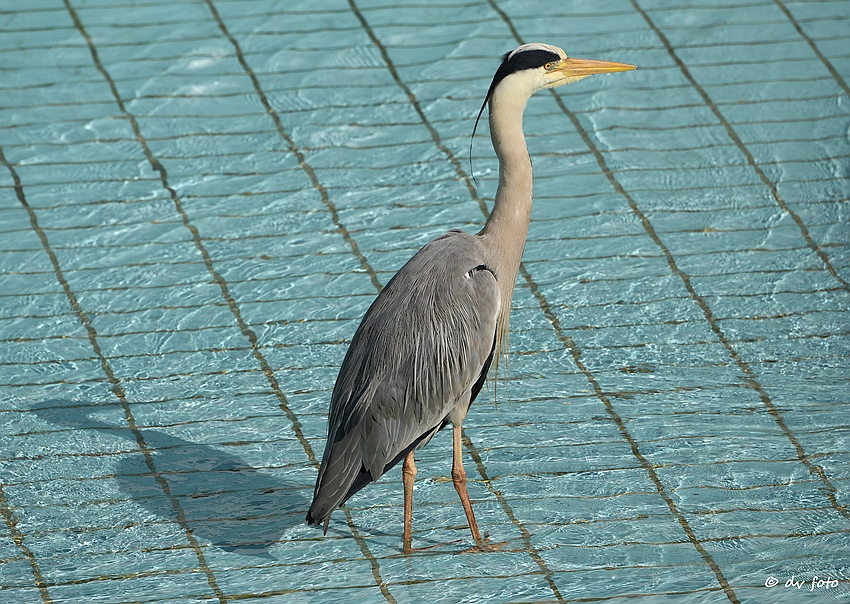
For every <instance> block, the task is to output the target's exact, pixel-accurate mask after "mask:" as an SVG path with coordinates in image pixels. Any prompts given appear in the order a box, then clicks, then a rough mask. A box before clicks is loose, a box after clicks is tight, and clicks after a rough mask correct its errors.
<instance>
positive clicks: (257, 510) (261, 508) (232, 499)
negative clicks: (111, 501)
mask: <svg viewBox="0 0 850 604" xmlns="http://www.w3.org/2000/svg"><path fill="white" fill-rule="evenodd" d="M98 408H99V409H102V408H103V407H98ZM32 412H33V413H35V414H36V415H37V416H38V417H39V418H40V419H42V420H44V421H46V422H49V423H51V424H53V425H55V426H57V427H59V428H60V429H66V430H68V429H71V430H74V431H76V430H85V431H94V432H97V433H102V434H104V435H105V434H109V435H110V436H112V437H115V436H119V437H121V438H126V439H127V441H128V445H130V446H132V447H134V448H136V447H138V446H139V443H138V440H137V437H136V434H134V433H133V432H132V431H130V430H128V429H127V426H126V424H125V425H124V426H119V425H112V424H109V423H107V422H104V421H101V420H99V419H97V418H94V417H92V415H91V413H90V412H88V411H86V409H85V407H83V406H80V405H79V403H74V405H73V406H63V403H62V401H55V400H54V401H45V402H44V403H43V404H42V405H40V406H39V407H38V408H34V409H32ZM137 434H138V435H140V436H141V437H142V438H143V439H144V442H145V444H146V446H147V448H148V449H149V451H150V460H151V461H152V463H153V467H154V468H155V470H156V473H154V472H152V471H151V467H150V466H148V465H147V462H146V459H145V457H143V456H142V454H141V453H138V454H126V455H119V456H118V462H117V464H116V466H115V468H114V470H113V471H112V474H113V477H114V480H115V481H116V482H117V485H118V489H119V491H120V492H121V494H122V495H124V496H126V497H127V498H129V499H132V500H133V501H134V502H135V503H137V504H138V505H140V506H142V507H143V508H145V509H146V510H147V511H148V512H150V513H151V514H153V515H155V516H159V517H166V518H169V519H170V520H172V521H177V522H180V521H181V519H180V518H179V517H178V516H179V515H180V514H181V513H182V515H183V519H182V521H183V522H184V523H185V526H188V527H189V528H191V531H192V533H193V534H194V535H195V537H196V538H197V539H198V541H200V542H201V543H209V544H212V545H214V546H216V547H218V548H221V549H222V550H225V551H228V552H233V553H237V554H241V555H248V556H261V557H271V556H270V554H269V548H271V547H272V546H273V545H275V544H276V543H278V541H280V539H281V537H282V536H283V535H284V534H285V533H286V532H287V531H288V530H290V529H293V528H295V527H297V526H300V525H303V524H304V514H305V511H306V509H307V506H308V504H309V500H308V498H307V493H306V492H305V489H304V488H303V486H304V485H303V484H300V483H293V482H290V481H287V480H285V479H281V478H280V477H278V476H274V475H272V474H269V473H265V472H261V471H258V470H256V469H254V468H252V467H250V465H249V464H248V463H246V462H245V461H244V460H242V459H241V458H240V457H238V456H236V455H233V454H231V453H228V452H227V451H224V450H222V448H220V447H219V448H216V447H211V446H208V445H204V444H199V443H195V442H190V441H186V440H183V439H181V438H177V437H175V436H172V435H170V434H167V433H165V432H163V431H162V430H155V429H148V428H143V429H139V430H138V431H137ZM163 479H164V480H163ZM166 489H167V490H168V493H166ZM175 504H176V505H175ZM185 526H184V528H185Z"/></svg>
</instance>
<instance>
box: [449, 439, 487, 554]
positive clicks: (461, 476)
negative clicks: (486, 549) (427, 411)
mask: <svg viewBox="0 0 850 604" xmlns="http://www.w3.org/2000/svg"><path fill="white" fill-rule="evenodd" d="M452 431H453V437H454V455H453V461H452V481H453V482H454V484H455V490H456V491H457V494H458V496H459V497H460V502H461V504H463V511H464V512H466V521H467V522H468V523H469V530H470V531H471V532H472V538H473V539H474V540H475V545H480V544H481V543H482V541H481V533H479V532H478V523H476V522H475V515H474V514H473V513H472V503H471V502H470V501H469V494H468V493H467V492H466V471H465V470H464V469H463V458H462V456H461V446H460V444H461V434H462V433H461V427H460V426H459V425H456V426H453V427H452Z"/></svg>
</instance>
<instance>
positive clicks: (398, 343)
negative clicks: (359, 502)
mask: <svg viewBox="0 0 850 604" xmlns="http://www.w3.org/2000/svg"><path fill="white" fill-rule="evenodd" d="M498 314H499V291H498V285H497V283H496V278H495V276H494V275H493V273H492V272H490V271H489V270H487V268H486V262H485V259H484V257H483V252H482V248H481V245H480V243H479V241H478V239H477V238H476V237H475V236H474V235H469V234H467V233H463V232H461V231H451V232H449V233H447V234H446V235H444V236H442V237H440V238H438V239H435V240H434V241H432V242H430V243H429V244H428V245H426V246H425V247H424V248H422V249H421V250H420V251H419V252H418V253H417V254H416V255H415V256H414V257H413V258H411V259H410V261H408V263H407V264H405V265H404V266H403V267H402V268H401V270H399V272H398V273H397V274H396V275H395V276H394V277H393V279H392V280H391V281H390V282H389V283H388V284H387V286H386V287H385V288H384V289H383V291H382V292H381V293H380V294H379V295H378V297H377V298H376V299H375V301H374V302H373V304H372V306H371V307H370V308H369V310H368V311H367V313H366V315H365V316H364V317H363V321H362V322H361V323H360V326H359V327H358V329H357V331H356V333H355V334H354V337H353V339H352V342H351V345H350V346H349V349H348V353H347V354H346V356H345V360H344V361H343V363H342V367H341V369H340V372H339V376H338V377H337V381H336V386H335V387H334V391H333V395H332V397H331V406H330V413H329V418H328V441H327V445H326V448H325V452H324V455H323V458H322V466H321V468H320V470H319V477H318V480H317V482H316V490H315V493H314V498H313V505H312V506H311V508H310V513H309V514H308V520H309V521H313V522H317V523H320V522H323V521H324V520H326V519H327V517H329V515H330V514H331V512H333V510H334V509H336V507H338V506H339V505H341V504H342V503H344V501H345V500H346V499H348V497H350V496H351V495H352V494H353V493H354V492H355V491H356V490H359V488H362V486H365V484H368V482H369V481H374V480H377V479H378V478H380V476H381V475H382V474H383V473H384V472H386V471H387V470H389V468H390V467H392V466H393V465H394V464H395V463H397V462H398V461H399V459H400V458H401V456H402V455H401V454H402V453H405V452H406V451H407V450H412V449H411V447H415V446H419V445H420V443H423V442H427V440H428V439H430V437H431V436H432V435H433V434H434V433H436V431H438V430H439V429H440V428H442V427H443V426H444V425H445V423H446V421H447V416H448V414H449V413H450V412H451V411H452V410H453V409H454V408H455V407H456V406H458V405H459V404H469V401H470V400H471V391H472V389H473V387H476V392H475V394H477V390H480V387H481V383H483V378H484V375H482V374H486V370H487V368H489V364H490V358H491V354H492V351H493V345H494V341H495V333H496V321H497V316H498ZM473 398H474V397H473ZM364 472H365V473H367V474H368V477H364V476H363V473H364ZM367 478H368V480H367ZM352 485H354V486H356V487H357V488H356V489H354V490H352Z"/></svg>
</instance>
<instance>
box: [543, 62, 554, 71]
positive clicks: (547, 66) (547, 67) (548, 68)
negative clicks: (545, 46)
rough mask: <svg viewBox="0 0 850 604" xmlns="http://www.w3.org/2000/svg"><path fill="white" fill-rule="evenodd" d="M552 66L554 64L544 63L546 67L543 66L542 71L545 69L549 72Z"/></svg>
mask: <svg viewBox="0 0 850 604" xmlns="http://www.w3.org/2000/svg"><path fill="white" fill-rule="evenodd" d="M554 66H555V64H554V63H546V65H544V66H543V69H545V70H546V71H549V70H550V69H552V68H553V67H554Z"/></svg>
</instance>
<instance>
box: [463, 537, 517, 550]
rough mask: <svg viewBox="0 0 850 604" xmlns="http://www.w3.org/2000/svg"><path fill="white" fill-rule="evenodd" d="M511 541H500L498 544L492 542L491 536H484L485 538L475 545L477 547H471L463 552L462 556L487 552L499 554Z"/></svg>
mask: <svg viewBox="0 0 850 604" xmlns="http://www.w3.org/2000/svg"><path fill="white" fill-rule="evenodd" d="M508 543H509V541H499V542H498V543H494V542H492V541H490V535H489V534H486V533H485V535H484V538H483V539H482V540H481V541H479V542H477V543H476V544H475V547H471V548H469V549H467V550H464V551H462V552H461V553H462V554H485V553H487V552H498V551H501V549H502V548H503V547H505V546H506V545H507V544H508Z"/></svg>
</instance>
